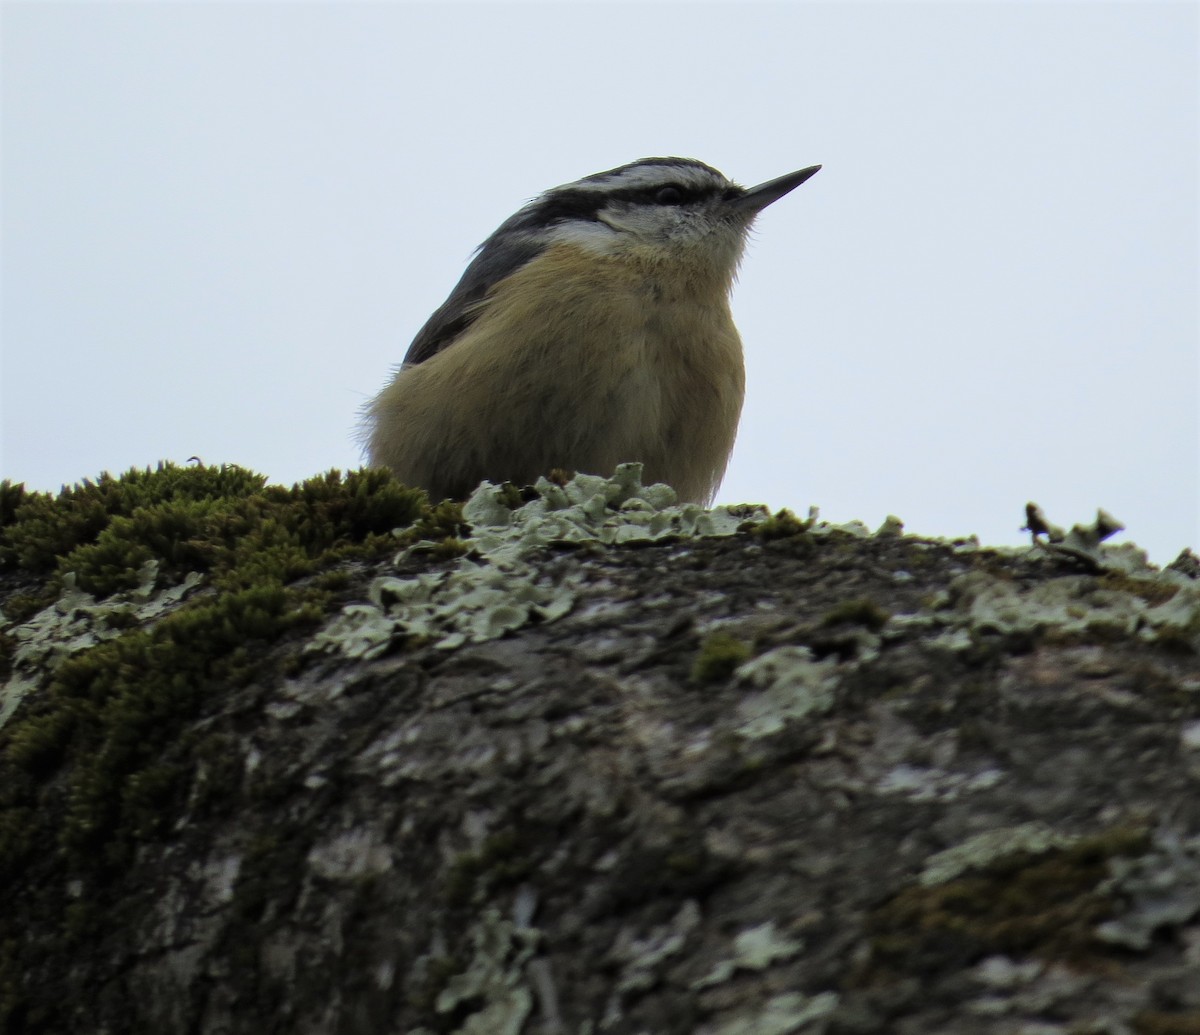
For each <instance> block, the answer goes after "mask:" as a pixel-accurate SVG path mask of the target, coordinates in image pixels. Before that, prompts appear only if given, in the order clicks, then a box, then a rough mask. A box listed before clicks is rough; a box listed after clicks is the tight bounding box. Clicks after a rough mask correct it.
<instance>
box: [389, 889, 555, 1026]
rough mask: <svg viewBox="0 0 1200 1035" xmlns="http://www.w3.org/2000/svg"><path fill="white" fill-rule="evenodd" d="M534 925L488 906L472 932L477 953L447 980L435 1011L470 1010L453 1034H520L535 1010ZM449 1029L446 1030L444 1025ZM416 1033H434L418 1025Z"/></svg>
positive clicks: (450, 1014) (447, 1014)
mask: <svg viewBox="0 0 1200 1035" xmlns="http://www.w3.org/2000/svg"><path fill="white" fill-rule="evenodd" d="M538 938H539V936H538V932H537V930H536V929H535V928H532V927H526V926H521V925H518V924H517V923H514V922H513V921H510V920H505V919H503V917H502V916H501V914H500V912H499V911H498V910H496V909H488V910H485V911H484V913H483V915H482V916H481V917H480V918H479V920H478V921H477V922H476V924H475V926H474V928H473V930H472V932H471V943H472V953H471V959H470V961H469V962H468V964H467V966H466V969H465V970H463V971H462V972H461V973H458V974H455V975H453V976H452V977H450V979H449V980H448V981H447V982H446V986H445V988H444V989H443V990H442V992H441V993H440V994H439V995H438V997H437V1003H436V1007H435V1009H436V1012H437V1013H438V1014H439V1015H442V1016H445V1017H453V1016H455V1015H461V1013H462V1012H463V1011H464V1010H467V1011H469V1013H468V1015H467V1017H466V1019H465V1020H464V1021H463V1022H462V1023H461V1024H460V1025H459V1026H457V1027H455V1028H454V1029H453V1031H454V1035H518V1033H519V1032H521V1030H522V1029H523V1028H524V1026H525V1022H526V1020H527V1019H528V1017H529V1014H530V1012H531V1011H532V1009H533V1003H534V994H533V989H532V985H531V983H530V981H529V979H528V978H527V976H526V967H527V965H528V963H529V961H530V959H531V958H532V956H533V954H534V951H535V950H536V948H537V944H538ZM439 1030H444V1029H439ZM412 1035H432V1033H430V1032H426V1030H425V1029H416V1030H414V1031H413V1033H412Z"/></svg>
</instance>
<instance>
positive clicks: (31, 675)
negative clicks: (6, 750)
mask: <svg viewBox="0 0 1200 1035" xmlns="http://www.w3.org/2000/svg"><path fill="white" fill-rule="evenodd" d="M158 569H159V562H158V561H157V560H149V561H146V562H145V563H144V564H143V565H142V566H141V568H140V569H139V571H138V585H137V587H136V588H135V589H132V590H129V591H127V592H124V593H117V594H114V595H112V596H110V597H107V598H105V599H104V600H97V599H96V598H95V597H94V596H92V595H91V594H90V593H85V592H84V591H83V590H81V589H79V588H78V586H77V584H76V578H75V575H74V574H73V573H70V572H69V573H67V574H66V575H64V576H63V580H62V581H63V590H62V593H61V594H60V596H59V598H58V599H57V600H56V601H55V602H54V603H53V604H51V605H50V606H49V607H47V608H45V609H43V610H42V611H39V612H38V613H37V614H35V615H34V616H33V617H32V618H30V619H29V620H28V621H25V622H22V623H21V624H19V625H15V626H12V627H10V628H8V629H6V632H7V633H8V635H10V636H12V637H13V639H14V640H16V643H17V646H16V650H15V651H14V652H13V659H12V672H11V674H10V676H9V678H8V679H7V680H6V681H5V682H4V684H3V685H2V686H0V726H3V725H4V724H5V723H6V722H7V721H8V719H9V718H10V717H11V716H12V714H13V713H14V712H15V711H16V709H17V705H18V704H20V702H21V700H22V698H24V697H25V695H26V694H28V693H29V692H30V691H31V690H34V689H36V688H37V687H39V686H41V685H42V684H43V683H44V682H45V680H46V677H47V676H48V675H50V674H51V673H53V672H54V671H55V670H56V669H57V668H58V667H59V665H61V664H62V663H63V662H64V661H66V660H67V659H68V658H70V657H72V656H73V655H75V654H78V653H80V652H81V651H85V650H89V649H90V648H92V647H94V646H96V644H98V643H102V642H104V641H105V640H111V639H115V638H116V637H118V636H121V635H122V634H123V633H125V632H126V631H127V630H128V629H129V627H130V626H132V625H139V626H140V625H144V624H147V623H151V622H153V621H154V620H156V619H158V618H161V617H162V616H163V615H166V614H168V613H169V612H171V611H172V610H174V609H175V608H176V607H178V606H179V605H180V604H181V603H182V602H183V601H184V599H185V598H186V597H188V596H189V595H190V594H191V593H192V592H194V591H195V590H196V589H197V588H198V587H199V586H200V584H201V582H202V576H201V575H200V574H199V573H198V572H191V573H189V574H188V575H186V576H185V577H184V578H183V580H182V581H180V582H179V583H178V584H176V585H174V586H167V587H164V588H162V589H159V588H157V581H158Z"/></svg>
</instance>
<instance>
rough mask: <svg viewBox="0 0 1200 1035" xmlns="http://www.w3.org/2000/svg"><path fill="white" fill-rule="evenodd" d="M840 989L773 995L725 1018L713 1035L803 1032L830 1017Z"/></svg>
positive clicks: (782, 1034)
mask: <svg viewBox="0 0 1200 1035" xmlns="http://www.w3.org/2000/svg"><path fill="white" fill-rule="evenodd" d="M838 1002H839V997H838V994H837V993H836V992H821V993H819V994H817V995H814V996H807V995H804V994H803V993H802V992H784V993H783V994H782V995H777V996H772V997H771V998H770V999H768V1000H767V1001H766V1002H765V1003H763V1004H762V1006H761V1007H759V1008H757V1009H754V1010H752V1011H749V1012H747V1013H744V1014H741V1015H739V1016H737V1017H733V1018H730V1019H729V1020H727V1021H722V1022H721V1023H720V1024H718V1025H717V1026H716V1027H715V1028H712V1029H710V1030H711V1032H712V1035H791V1033H792V1032H803V1031H804V1030H805V1029H806V1028H808V1029H810V1030H820V1029H812V1028H810V1025H812V1024H813V1023H814V1022H817V1021H821V1020H822V1019H823V1018H826V1017H828V1016H829V1015H830V1014H832V1013H833V1011H834V1010H836V1009H837V1006H838Z"/></svg>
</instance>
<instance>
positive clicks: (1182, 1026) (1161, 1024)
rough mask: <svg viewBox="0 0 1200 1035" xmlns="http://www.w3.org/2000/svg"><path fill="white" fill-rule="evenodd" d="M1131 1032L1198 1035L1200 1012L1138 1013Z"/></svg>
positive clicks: (1159, 1034)
mask: <svg viewBox="0 0 1200 1035" xmlns="http://www.w3.org/2000/svg"><path fill="white" fill-rule="evenodd" d="M1133 1030H1134V1032H1135V1033H1136V1035H1200V1011H1197V1010H1189V1011H1188V1012H1187V1013H1166V1012H1162V1011H1158V1010H1154V1011H1147V1012H1145V1013H1139V1014H1138V1015H1137V1016H1136V1017H1134V1018H1133Z"/></svg>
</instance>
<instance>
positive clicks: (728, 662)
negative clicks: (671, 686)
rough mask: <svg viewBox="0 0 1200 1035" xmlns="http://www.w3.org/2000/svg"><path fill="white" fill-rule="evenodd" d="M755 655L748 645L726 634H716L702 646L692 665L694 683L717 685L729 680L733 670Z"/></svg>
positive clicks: (706, 638) (709, 637) (706, 639)
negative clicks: (720, 681) (716, 683)
mask: <svg viewBox="0 0 1200 1035" xmlns="http://www.w3.org/2000/svg"><path fill="white" fill-rule="evenodd" d="M752 653H753V651H752V649H751V647H750V645H749V644H748V643H745V642H743V641H742V640H739V639H738V638H737V637H736V636H731V635H730V634H729V633H726V632H715V633H712V634H711V635H710V636H707V637H705V639H704V642H703V643H701V644H700V653H699V654H697V655H696V660H695V661H694V662H693V663H692V681H693V682H696V683H715V682H718V681H719V680H722V679H728V678H729V677H730V676H731V675H733V670H734V669H736V668H737V667H738V665H740V664H742V662H744V661H746V660H748V659H749V657H750V655H751V654H752Z"/></svg>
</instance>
